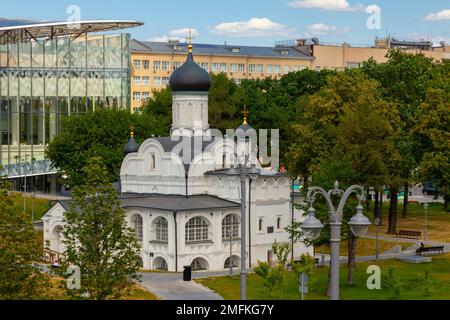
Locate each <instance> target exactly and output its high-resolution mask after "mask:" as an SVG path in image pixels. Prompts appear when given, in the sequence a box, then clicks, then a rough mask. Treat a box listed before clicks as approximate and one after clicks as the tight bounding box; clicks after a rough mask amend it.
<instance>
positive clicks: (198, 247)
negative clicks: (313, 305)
mask: <svg viewBox="0 0 450 320" xmlns="http://www.w3.org/2000/svg"><path fill="white" fill-rule="evenodd" d="M170 86H171V89H172V91H173V105H172V114H173V115H172V117H173V121H172V122H173V124H172V129H171V134H170V136H169V137H162V138H161V137H160V138H156V137H155V138H150V139H148V140H146V141H145V142H143V143H142V145H140V146H139V145H138V144H137V143H136V141H135V140H134V137H133V135H131V138H130V141H129V142H128V144H127V145H126V146H125V153H126V156H125V159H124V160H123V163H122V167H121V171H120V179H121V185H120V188H121V190H120V200H121V204H122V207H123V208H124V210H125V211H126V214H127V218H126V219H127V223H128V224H129V226H131V227H132V228H133V229H134V230H135V232H136V237H137V239H138V240H139V242H140V244H141V245H142V249H141V256H142V267H143V268H144V269H147V270H167V271H175V272H179V271H182V270H183V267H184V266H187V265H190V266H192V269H193V270H208V271H221V270H224V269H227V268H229V267H230V264H231V266H232V267H238V266H239V264H240V253H241V240H240V235H241V230H240V215H241V190H240V188H241V182H240V177H239V176H236V175H230V174H229V171H230V170H229V169H230V168H232V167H233V166H234V165H235V164H236V160H237V159H240V158H242V159H244V158H245V155H246V156H247V159H249V163H248V165H249V166H253V168H257V169H259V172H260V174H259V175H258V176H255V177H253V178H250V177H248V178H247V182H246V188H245V190H246V204H245V205H246V212H245V218H246V229H247V230H246V231H247V235H246V243H247V244H246V261H247V264H248V265H247V267H250V268H251V267H253V266H255V265H256V264H257V263H258V261H269V262H270V261H272V260H275V257H273V253H272V250H271V249H272V244H273V243H274V241H277V242H290V241H291V240H290V239H289V234H288V232H286V231H285V228H286V227H287V226H288V225H290V224H291V222H292V219H293V218H294V219H295V220H300V219H302V215H301V213H300V212H299V211H297V210H296V209H295V208H293V207H292V201H291V179H290V177H289V176H287V175H286V174H285V173H279V172H278V171H277V170H273V169H265V168H262V167H261V165H260V163H259V161H258V157H257V148H256V147H255V139H254V137H255V136H256V134H255V130H253V129H252V128H251V127H250V126H249V125H248V124H247V119H246V114H245V117H244V123H243V125H242V126H241V127H239V128H238V130H237V134H236V135H235V136H234V137H232V138H229V137H228V136H226V137H225V138H222V137H221V136H220V135H219V134H217V130H212V129H211V128H210V127H209V124H208V91H209V89H210V87H211V78H210V76H209V75H208V73H207V72H206V71H205V70H204V69H202V68H201V67H200V66H199V65H197V64H196V63H195V62H194V59H193V54H192V45H189V54H188V57H187V60H186V62H185V63H184V64H183V65H182V66H181V67H180V68H178V69H177V70H176V71H175V72H174V73H173V74H172V76H171V78H170ZM236 136H237V137H236ZM68 205H69V202H68V201H59V202H58V203H56V204H55V205H54V206H53V207H52V208H51V209H50V210H49V211H48V212H47V213H46V214H45V215H44V217H43V218H42V219H43V222H44V240H45V241H47V243H49V244H50V249H51V250H52V251H53V252H57V253H60V254H64V251H65V249H64V244H63V241H62V240H63V239H62V230H63V229H64V225H65V222H64V213H65V212H66V211H67V210H68ZM303 253H310V254H312V248H307V247H305V245H304V244H303V243H301V242H297V243H295V244H294V247H293V255H294V259H296V258H298V257H299V256H300V255H301V254H303Z"/></svg>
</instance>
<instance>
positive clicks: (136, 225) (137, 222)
mask: <svg viewBox="0 0 450 320" xmlns="http://www.w3.org/2000/svg"><path fill="white" fill-rule="evenodd" d="M142 225H143V223H142V217H141V216H140V215H139V214H135V215H134V216H133V217H132V218H131V227H132V228H133V229H134V232H135V235H136V239H137V240H138V241H142V239H143V230H142Z"/></svg>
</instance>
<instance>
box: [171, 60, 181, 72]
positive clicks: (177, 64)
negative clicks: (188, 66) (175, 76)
mask: <svg viewBox="0 0 450 320" xmlns="http://www.w3.org/2000/svg"><path fill="white" fill-rule="evenodd" d="M179 67H181V62H180V61H175V62H174V63H173V66H172V70H173V71H175V70H177V69H178V68H179Z"/></svg>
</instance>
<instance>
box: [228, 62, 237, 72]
mask: <svg viewBox="0 0 450 320" xmlns="http://www.w3.org/2000/svg"><path fill="white" fill-rule="evenodd" d="M230 71H231V72H237V71H238V65H237V63H232V64H231V67H230Z"/></svg>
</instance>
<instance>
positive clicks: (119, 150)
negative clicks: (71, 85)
mask: <svg viewBox="0 0 450 320" xmlns="http://www.w3.org/2000/svg"><path fill="white" fill-rule="evenodd" d="M138 117H139V116H138V115H132V114H130V112H129V111H128V110H118V109H114V108H111V109H110V108H108V109H107V108H100V109H96V110H95V111H91V112H88V113H86V114H83V115H79V116H70V117H67V118H65V119H64V120H63V122H62V126H61V133H60V134H59V135H58V136H57V137H56V138H55V139H54V140H53V141H52V142H50V144H49V146H48V148H47V156H48V158H49V159H50V160H51V161H52V163H53V165H54V166H55V167H56V168H58V169H60V171H62V172H64V173H65V175H66V176H67V177H68V181H67V183H69V184H73V185H77V184H80V181H81V180H82V178H83V171H82V169H83V167H84V166H86V164H87V162H88V160H89V159H90V158H92V157H101V158H103V159H105V160H104V163H105V165H106V167H107V168H108V177H109V180H110V181H115V180H116V179H117V177H118V175H119V171H120V166H121V164H122V161H123V158H124V153H123V146H124V145H125V144H126V143H127V141H128V139H129V132H130V129H129V128H130V126H132V125H134V126H136V127H137V128H136V132H137V134H140V133H141V132H143V128H142V127H141V125H142V126H145V127H147V128H148V127H150V128H151V127H152V126H153V123H145V122H143V123H137V120H136V119H137V118H138ZM137 138H138V139H140V138H141V137H140V136H137Z"/></svg>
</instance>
